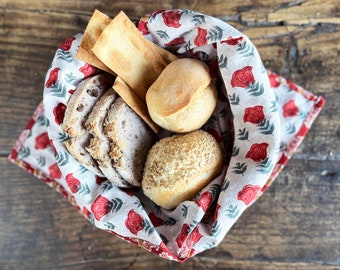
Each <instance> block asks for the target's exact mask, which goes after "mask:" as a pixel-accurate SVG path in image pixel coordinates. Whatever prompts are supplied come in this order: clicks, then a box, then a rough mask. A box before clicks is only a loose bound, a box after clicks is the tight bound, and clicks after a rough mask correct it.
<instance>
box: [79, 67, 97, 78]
mask: <svg viewBox="0 0 340 270" xmlns="http://www.w3.org/2000/svg"><path fill="white" fill-rule="evenodd" d="M79 71H80V72H81V73H83V74H84V77H85V78H87V77H89V76H91V75H93V74H94V73H95V72H96V68H95V67H94V66H91V65H90V64H85V65H84V66H83V67H81V68H80V69H79Z"/></svg>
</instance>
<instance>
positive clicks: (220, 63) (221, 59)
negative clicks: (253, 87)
mask: <svg viewBox="0 0 340 270" xmlns="http://www.w3.org/2000/svg"><path fill="white" fill-rule="evenodd" d="M217 61H218V66H219V68H226V67H227V65H228V57H227V56H224V55H223V54H222V55H221V56H220V57H218V60H217Z"/></svg>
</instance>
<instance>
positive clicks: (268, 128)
mask: <svg viewBox="0 0 340 270" xmlns="http://www.w3.org/2000/svg"><path fill="white" fill-rule="evenodd" d="M257 129H258V130H259V131H260V133H261V134H263V135H272V134H273V132H274V124H271V123H270V122H269V121H267V120H263V121H261V122H260V123H259V124H258V125H257Z"/></svg>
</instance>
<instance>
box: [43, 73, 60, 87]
mask: <svg viewBox="0 0 340 270" xmlns="http://www.w3.org/2000/svg"><path fill="white" fill-rule="evenodd" d="M58 72H59V68H54V69H52V70H51V72H50V74H49V76H48V79H47V81H46V83H45V86H46V87H52V86H53V85H55V84H56V83H57V81H58Z"/></svg>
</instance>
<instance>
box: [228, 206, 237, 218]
mask: <svg viewBox="0 0 340 270" xmlns="http://www.w3.org/2000/svg"><path fill="white" fill-rule="evenodd" d="M226 212H227V217H229V218H236V217H237V216H238V214H239V213H240V209H238V207H237V205H234V206H233V205H230V206H229V208H228V209H227V210H226Z"/></svg>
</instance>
